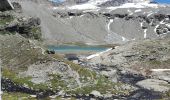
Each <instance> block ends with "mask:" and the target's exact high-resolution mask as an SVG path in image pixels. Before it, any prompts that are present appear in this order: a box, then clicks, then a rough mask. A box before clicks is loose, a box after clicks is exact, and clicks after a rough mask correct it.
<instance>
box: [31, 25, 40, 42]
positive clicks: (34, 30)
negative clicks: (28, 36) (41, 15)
mask: <svg viewBox="0 0 170 100" xmlns="http://www.w3.org/2000/svg"><path fill="white" fill-rule="evenodd" d="M31 33H32V35H33V38H34V39H36V40H40V39H41V29H40V27H38V26H37V27H32V28H31Z"/></svg>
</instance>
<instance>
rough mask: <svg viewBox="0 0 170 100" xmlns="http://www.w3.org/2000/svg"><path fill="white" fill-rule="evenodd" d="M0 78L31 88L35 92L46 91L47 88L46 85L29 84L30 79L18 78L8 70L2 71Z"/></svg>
mask: <svg viewBox="0 0 170 100" xmlns="http://www.w3.org/2000/svg"><path fill="white" fill-rule="evenodd" d="M2 77H4V78H8V79H10V80H12V81H13V82H14V83H16V84H18V85H21V86H23V85H27V86H28V88H33V89H35V90H39V89H42V90H47V89H48V86H47V85H46V84H34V83H33V82H31V81H30V80H31V77H24V78H21V77H18V76H17V73H15V72H14V71H11V70H9V69H7V68H6V69H2Z"/></svg>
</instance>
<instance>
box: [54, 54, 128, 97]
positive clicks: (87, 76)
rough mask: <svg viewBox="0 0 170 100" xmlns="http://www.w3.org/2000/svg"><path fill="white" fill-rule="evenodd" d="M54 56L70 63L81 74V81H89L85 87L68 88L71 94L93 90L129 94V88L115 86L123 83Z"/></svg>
mask: <svg viewBox="0 0 170 100" xmlns="http://www.w3.org/2000/svg"><path fill="white" fill-rule="evenodd" d="M51 56H52V57H54V58H56V59H60V60H62V61H63V62H65V63H66V64H68V65H70V67H71V69H72V70H74V71H76V72H77V73H78V74H79V76H80V78H81V79H80V81H81V82H82V83H83V82H85V83H88V82H89V83H88V85H85V86H83V87H78V88H76V89H72V90H67V93H71V94H89V93H91V92H92V91H93V90H96V91H99V92H100V93H101V94H106V93H107V92H110V93H111V94H128V93H129V90H124V89H121V88H119V89H118V90H117V89H115V87H121V85H122V83H113V82H111V81H110V80H108V79H107V78H105V77H104V76H102V75H99V74H97V73H95V72H94V71H91V70H89V69H86V68H83V67H82V66H80V65H77V64H74V63H73V62H71V61H68V60H64V59H63V58H62V57H60V56H59V55H57V54H55V55H51Z"/></svg>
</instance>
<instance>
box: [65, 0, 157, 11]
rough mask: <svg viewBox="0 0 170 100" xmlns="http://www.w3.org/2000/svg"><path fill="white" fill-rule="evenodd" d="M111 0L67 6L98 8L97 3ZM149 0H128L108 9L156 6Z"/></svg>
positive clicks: (84, 8) (91, 1)
mask: <svg viewBox="0 0 170 100" xmlns="http://www.w3.org/2000/svg"><path fill="white" fill-rule="evenodd" d="M108 1H112V0H90V1H88V2H87V3H83V4H79V5H73V6H68V7H67V8H68V9H78V10H89V9H99V8H100V7H99V6H98V5H101V4H103V3H105V2H108ZM150 1H151V0H128V1H127V2H130V3H125V4H123V5H121V6H116V7H115V6H114V7H108V9H111V10H114V9H117V8H146V7H152V8H158V4H150V3H149V2H150Z"/></svg>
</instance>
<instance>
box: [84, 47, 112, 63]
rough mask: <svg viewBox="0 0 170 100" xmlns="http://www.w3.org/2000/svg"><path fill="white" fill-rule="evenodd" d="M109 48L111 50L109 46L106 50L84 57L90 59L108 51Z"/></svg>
mask: <svg viewBox="0 0 170 100" xmlns="http://www.w3.org/2000/svg"><path fill="white" fill-rule="evenodd" d="M110 50H112V48H109V49H107V50H106V51H103V52H99V53H96V54H93V55H90V56H88V57H86V59H87V60H90V59H92V58H94V57H98V56H100V55H101V54H103V53H106V52H108V51H110Z"/></svg>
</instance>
